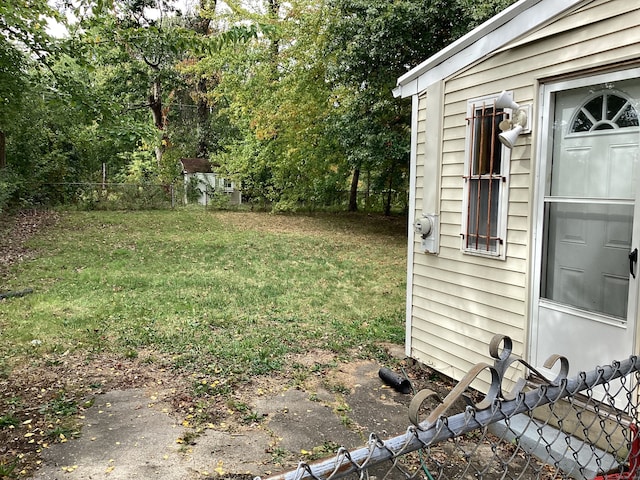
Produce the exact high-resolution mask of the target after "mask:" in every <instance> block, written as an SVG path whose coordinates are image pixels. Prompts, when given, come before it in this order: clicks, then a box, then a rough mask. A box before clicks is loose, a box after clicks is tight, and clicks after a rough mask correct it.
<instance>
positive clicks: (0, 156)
mask: <svg viewBox="0 0 640 480" xmlns="http://www.w3.org/2000/svg"><path fill="white" fill-rule="evenodd" d="M6 166H7V143H6V138H5V135H4V132H3V131H2V130H0V168H4V167H6Z"/></svg>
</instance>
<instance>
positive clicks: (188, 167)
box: [180, 158, 213, 173]
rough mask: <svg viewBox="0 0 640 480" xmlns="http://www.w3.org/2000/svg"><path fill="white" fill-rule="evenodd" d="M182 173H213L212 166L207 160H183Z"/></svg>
mask: <svg viewBox="0 0 640 480" xmlns="http://www.w3.org/2000/svg"><path fill="white" fill-rule="evenodd" d="M180 163H181V164H182V173H213V169H212V165H211V162H210V161H209V160H207V159H206V158H181V159H180Z"/></svg>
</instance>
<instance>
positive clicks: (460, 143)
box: [410, 0, 640, 388]
mask: <svg viewBox="0 0 640 480" xmlns="http://www.w3.org/2000/svg"><path fill="white" fill-rule="evenodd" d="M639 18H640V7H639V6H638V5H637V3H636V2H625V1H621V0H614V1H606V0H597V1H593V2H589V3H586V4H583V6H581V7H580V8H579V9H577V10H575V11H574V12H572V13H571V14H568V15H566V16H564V17H562V18H560V19H558V20H557V21H555V22H553V23H550V24H548V25H546V26H545V27H543V28H542V29H540V30H538V31H537V32H534V33H532V34H530V35H529V36H528V37H526V38H522V39H519V40H517V41H515V42H512V44H511V45H509V47H508V48H504V49H502V50H501V51H498V52H496V53H494V54H493V55H492V56H491V57H489V58H487V59H484V60H483V61H481V62H478V63H477V64H476V65H473V66H470V67H469V68H468V69H466V70H465V71H463V72H459V73H458V74H456V75H455V76H453V77H451V78H449V79H446V80H445V81H444V84H443V85H444V86H443V89H441V90H442V91H441V92H440V98H441V99H442V100H443V102H444V103H443V104H442V105H441V111H442V112H443V115H442V121H441V125H436V128H437V130H438V132H439V133H440V140H439V141H440V144H439V149H440V153H439V154H438V156H435V157H434V155H433V154H432V155H431V156H429V155H428V154H427V153H431V152H433V151H434V150H437V149H434V147H433V145H429V141H428V140H426V137H425V134H424V132H428V131H429V130H428V129H430V128H433V127H434V125H433V124H432V123H431V119H433V112H428V111H427V104H429V105H430V106H432V105H434V104H437V103H438V99H437V98H428V97H429V94H430V92H429V91H427V92H424V93H423V94H422V95H421V96H420V101H419V104H418V105H419V112H418V128H419V132H418V135H417V145H416V153H417V155H416V159H417V175H418V177H417V180H416V192H415V193H416V217H417V216H419V214H420V213H421V212H422V211H423V200H424V198H425V195H426V196H428V195H429V192H428V190H429V189H436V191H437V192H436V193H437V209H438V212H435V213H439V214H440V252H439V255H437V256H434V255H426V254H423V253H420V251H419V249H418V247H419V238H418V237H417V236H416V237H415V241H416V243H415V247H416V248H415V253H414V254H413V255H414V262H413V282H412V288H413V292H412V318H411V343H410V346H411V355H412V356H413V357H414V358H416V359H418V360H420V361H421V362H423V363H425V364H426V365H429V366H432V367H433V368H435V369H437V370H439V371H441V372H443V373H445V374H446V375H449V376H450V377H452V378H454V379H460V378H461V377H462V376H463V375H464V374H465V373H466V372H467V371H468V370H469V369H470V368H471V367H472V366H473V365H474V364H476V363H478V362H483V361H484V362H487V361H490V359H489V358H488V345H489V342H490V340H491V338H492V337H493V335H494V334H503V335H508V336H510V337H511V339H512V340H513V342H514V353H515V354H517V355H522V356H524V357H525V358H526V342H527V331H528V325H527V322H528V317H529V312H528V311H529V301H528V296H529V287H530V286H529V278H530V268H531V265H530V261H529V258H530V254H531V248H532V246H531V245H530V238H531V232H530V224H531V214H532V206H531V205H532V203H533V202H532V199H533V180H534V174H535V172H534V168H535V162H534V160H533V159H535V154H536V152H535V149H536V137H535V133H536V127H537V126H536V123H537V122H536V117H537V116H538V115H540V114H541V112H539V111H538V105H536V100H537V95H538V86H539V84H540V83H541V82H544V80H545V79H550V78H556V77H561V76H569V75H576V73H579V72H586V71H590V70H593V69H598V68H602V69H608V68H611V67H612V66H613V65H616V64H622V63H624V62H630V61H640V26H638V19H639ZM502 90H510V91H512V92H513V97H514V100H515V101H516V102H518V103H519V104H521V105H522V104H528V103H530V104H533V112H532V116H533V118H531V119H529V120H530V125H531V126H532V134H528V135H523V136H521V138H520V139H519V140H518V144H517V146H516V147H515V148H514V149H513V151H512V156H511V162H510V185H509V207H508V220H507V245H506V260H499V259H493V258H483V257H479V256H473V255H468V254H463V253H462V252H461V249H460V247H461V236H460V234H461V221H462V202H463V200H462V197H463V179H462V176H463V171H464V160H465V158H464V156H465V135H466V121H465V117H466V112H467V101H468V100H469V99H472V98H477V97H482V96H485V95H492V94H497V93H499V92H500V91H502ZM427 119H429V122H428V121H427ZM438 159H439V160H440V161H439V171H440V176H439V179H438V181H437V182H434V181H433V179H430V178H425V177H424V173H423V172H424V165H425V162H427V165H433V164H429V163H428V162H438ZM431 170H432V168H431ZM424 212H425V213H431V212H427V211H426V210H424ZM511 375H514V376H515V375H519V373H517V372H512V373H511ZM478 387H479V388H483V386H482V382H481V385H479V386H478Z"/></svg>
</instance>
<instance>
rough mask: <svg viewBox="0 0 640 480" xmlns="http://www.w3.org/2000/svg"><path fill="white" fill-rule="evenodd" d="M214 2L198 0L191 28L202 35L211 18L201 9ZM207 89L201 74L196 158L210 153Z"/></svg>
mask: <svg viewBox="0 0 640 480" xmlns="http://www.w3.org/2000/svg"><path fill="white" fill-rule="evenodd" d="M216 4H217V1H216V0H200V11H199V16H198V19H197V21H196V23H195V24H194V27H193V30H194V31H195V32H196V33H198V34H199V35H202V36H203V37H206V36H208V35H209V34H210V33H211V32H210V28H211V19H209V18H207V16H206V15H203V10H207V9H208V10H211V11H214V10H215V8H216ZM208 91H209V87H208V85H207V78H206V77H204V76H202V77H200V79H199V80H198V81H197V82H196V96H197V100H196V115H197V118H196V121H197V125H198V132H197V142H196V157H198V158H207V157H208V156H209V153H210V152H209V144H210V139H209V136H210V135H211V132H210V129H209V117H210V116H211V113H210V108H209V102H208V100H207V92H208Z"/></svg>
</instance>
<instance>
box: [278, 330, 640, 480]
mask: <svg viewBox="0 0 640 480" xmlns="http://www.w3.org/2000/svg"><path fill="white" fill-rule="evenodd" d="M490 353H491V356H492V357H493V358H494V364H493V365H488V364H484V363H482V364H478V365H476V366H475V367H474V368H473V369H472V370H471V371H469V373H468V374H467V375H466V376H465V377H464V378H463V379H462V380H461V381H460V382H459V383H458V384H457V385H456V387H455V388H454V389H453V390H452V391H451V392H450V393H449V395H447V397H446V398H445V399H444V401H442V402H440V399H438V398H437V395H436V394H435V393H434V392H431V391H429V390H422V391H420V392H418V393H417V394H416V395H415V396H414V398H413V399H412V401H411V404H410V406H409V421H408V424H410V425H409V427H408V429H407V431H406V433H405V434H403V435H401V436H398V437H394V438H391V439H387V440H383V439H381V438H380V437H379V436H378V435H376V434H375V433H372V434H370V436H369V441H368V443H367V445H366V446H364V447H362V448H359V449H356V450H351V451H349V450H347V449H345V448H340V449H339V450H338V451H337V453H336V455H335V456H334V457H331V458H328V459H326V460H322V461H318V462H314V463H311V464H309V463H304V462H303V463H300V464H299V465H298V467H297V468H296V469H295V470H292V471H289V472H285V473H281V474H279V475H273V476H270V477H267V478H266V479H265V480H303V479H316V480H334V479H338V478H345V477H349V478H361V479H362V478H376V479H414V478H415V479H425V480H440V479H524V480H530V479H551V478H578V479H595V480H626V479H629V480H630V479H636V478H640V436H639V435H638V428H637V423H638V421H639V419H638V393H639V389H638V380H639V378H640V377H639V375H640V374H639V367H640V359H638V358H637V357H635V356H632V357H630V358H628V359H627V360H624V361H621V362H617V361H616V362H613V363H612V364H611V365H608V366H605V367H596V368H594V370H592V371H589V372H582V373H580V374H578V375H577V376H575V377H572V378H568V371H569V363H568V361H567V360H566V358H564V357H561V356H558V355H555V356H552V357H551V358H549V359H548V360H547V362H546V363H545V365H544V366H545V368H547V369H551V368H555V370H554V371H559V373H558V374H557V376H556V378H554V379H551V380H550V379H547V378H546V377H545V376H544V375H542V374H541V373H539V372H538V371H536V369H534V368H532V367H531V366H530V365H528V364H527V363H526V362H524V361H523V360H522V359H520V358H519V357H517V356H515V355H513V354H512V342H511V339H510V338H509V337H505V336H496V337H494V339H493V340H492V342H491V344H490ZM514 364H520V365H522V366H524V367H526V368H527V369H528V370H529V372H530V373H531V378H533V379H535V382H528V383H527V382H525V380H524V379H521V380H519V381H518V382H517V383H515V385H514V386H513V387H512V388H511V389H510V390H509V391H506V390H504V389H503V380H504V378H505V372H506V371H507V369H508V368H509V367H510V366H512V365H514ZM482 372H489V374H490V376H491V383H490V387H489V390H488V393H487V394H486V396H485V397H484V398H483V399H482V401H480V402H479V403H475V404H474V403H472V402H471V401H470V400H468V399H467V404H469V405H468V406H467V407H466V409H465V410H464V411H463V412H460V413H457V414H453V415H449V416H447V414H448V413H449V412H448V410H449V409H450V407H451V406H452V405H454V403H455V402H456V400H459V399H460V398H461V397H464V395H463V394H465V392H467V391H468V389H469V387H470V385H471V383H472V381H473V380H474V379H476V378H477V377H478V375H480V374H481V373H482ZM432 400H437V401H438V402H439V403H438V405H437V407H436V408H434V409H433V410H432V411H431V413H430V414H429V415H428V416H427V418H426V419H424V420H421V419H420V418H419V415H420V413H421V411H423V410H424V406H425V405H426V404H427V403H430V402H432Z"/></svg>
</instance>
